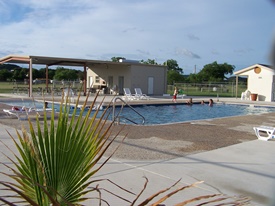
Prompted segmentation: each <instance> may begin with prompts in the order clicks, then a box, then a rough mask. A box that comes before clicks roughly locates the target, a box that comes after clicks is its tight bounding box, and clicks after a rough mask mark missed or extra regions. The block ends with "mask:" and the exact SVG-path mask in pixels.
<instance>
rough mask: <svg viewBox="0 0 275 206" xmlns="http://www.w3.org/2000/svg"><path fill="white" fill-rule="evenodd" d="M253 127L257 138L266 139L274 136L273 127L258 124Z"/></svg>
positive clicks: (274, 128)
mask: <svg viewBox="0 0 275 206" xmlns="http://www.w3.org/2000/svg"><path fill="white" fill-rule="evenodd" d="M253 129H254V131H255V134H256V136H257V137H258V139H259V140H264V141H268V140H270V139H273V138H275V134H274V132H275V127H268V126H259V127H253Z"/></svg>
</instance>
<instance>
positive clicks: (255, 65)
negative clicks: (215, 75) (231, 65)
mask: <svg viewBox="0 0 275 206" xmlns="http://www.w3.org/2000/svg"><path fill="white" fill-rule="evenodd" d="M256 67H261V68H263V69H267V70H269V71H271V72H275V71H274V69H272V67H271V66H270V65H266V64H254V65H252V66H249V67H246V68H244V69H241V70H239V71H236V72H234V74H235V75H236V76H238V75H242V74H243V73H245V72H247V71H249V70H252V69H254V68H256Z"/></svg>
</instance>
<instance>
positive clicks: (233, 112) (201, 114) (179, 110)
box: [122, 104, 275, 125]
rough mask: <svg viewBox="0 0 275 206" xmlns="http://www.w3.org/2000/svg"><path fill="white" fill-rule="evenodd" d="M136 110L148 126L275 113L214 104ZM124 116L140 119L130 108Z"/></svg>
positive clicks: (256, 108)
mask: <svg viewBox="0 0 275 206" xmlns="http://www.w3.org/2000/svg"><path fill="white" fill-rule="evenodd" d="M135 110H136V111H137V112H139V113H140V114H142V115H143V116H144V118H145V124H146V125H154V124H168V123H177V122H186V121H192V120H202V119H213V118H222V117H231V116H243V115H252V114H261V113H270V112H275V107H259V106H257V107H256V106H255V107H252V106H248V105H234V104H214V105H213V106H212V107H209V106H208V105H200V104H193V105H192V106H189V105H161V106H159V105H158V106H149V105H147V106H140V107H135ZM122 115H123V116H128V117H130V118H131V119H134V120H135V121H136V122H140V121H141V120H140V118H139V117H138V116H137V115H136V114H135V112H133V111H131V110H130V109H129V108H124V109H123V111H122Z"/></svg>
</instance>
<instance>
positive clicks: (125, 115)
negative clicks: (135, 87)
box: [2, 101, 275, 125]
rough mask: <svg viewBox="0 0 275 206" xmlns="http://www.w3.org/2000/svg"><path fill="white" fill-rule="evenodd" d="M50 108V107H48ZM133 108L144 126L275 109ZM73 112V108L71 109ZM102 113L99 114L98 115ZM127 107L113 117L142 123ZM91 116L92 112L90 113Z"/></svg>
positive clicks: (37, 104) (229, 106) (228, 106)
mask: <svg viewBox="0 0 275 206" xmlns="http://www.w3.org/2000/svg"><path fill="white" fill-rule="evenodd" d="M2 103H4V104H9V105H11V106H15V105H16V106H26V107H27V108H29V107H34V105H35V107H36V108H43V103H42V102H35V103H33V102H27V101H24V102H18V101H17V102H2ZM50 107H51V106H50ZM133 108H134V109H135V110H136V112H138V113H139V114H141V115H142V116H143V117H144V118H145V125H156V124H169V123H179V122H187V121H193V120H203V119H213V118H222V117H231V116H243V115H253V114H262V113H270V112H275V107H263V106H253V105H252V106H250V105H237V104H222V103H218V104H214V106H213V107H209V106H208V105H207V104H205V105H201V104H193V105H192V106H190V105H186V104H167V105H136V106H133ZM55 109H56V111H57V112H58V111H59V105H58V104H56V105H55ZM112 109H113V108H112V107H111V108H109V112H110V114H111V115H110V117H109V118H110V119H112V113H113V111H112ZM71 111H73V108H72V109H71ZM102 112H103V111H100V112H99V115H101V114H102ZM136 112H135V111H133V110H132V109H131V108H129V107H127V106H126V107H123V109H122V110H121V108H120V107H116V109H115V115H117V114H118V113H119V114H120V118H119V121H120V123H125V124H133V123H132V122H130V121H128V120H127V119H130V120H131V121H133V122H136V123H137V124H141V123H142V118H141V117H140V116H139V115H137V113H136ZM92 115H93V112H92Z"/></svg>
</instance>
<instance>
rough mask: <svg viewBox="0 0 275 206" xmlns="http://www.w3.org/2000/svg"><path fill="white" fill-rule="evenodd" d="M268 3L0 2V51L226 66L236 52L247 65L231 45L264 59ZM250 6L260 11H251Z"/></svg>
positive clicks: (145, 0)
mask: <svg viewBox="0 0 275 206" xmlns="http://www.w3.org/2000/svg"><path fill="white" fill-rule="evenodd" d="M259 5H260V7H259ZM272 9H273V10H271V8H270V5H269V4H268V3H267V2H262V1H261V3H259V2H257V1H252V2H251V1H250V0H243V1H232V0H223V1H222V2H221V1H220V0H209V1H205V0H194V1H182V0H171V1H155V0H139V1H137V0H131V1H129V0H116V1H111V0H102V1H98V0H78V1H75V0H44V1H37V0H22V1H17V0H9V1H5V0H0V17H3V16H6V18H5V20H2V21H1V20H0V26H1V33H0V44H1V50H0V54H2V55H1V56H4V55H8V54H10V53H24V54H31V55H48V56H64V57H76V58H93V59H101V58H104V59H103V60H108V59H110V58H111V57H112V56H125V57H126V58H134V59H149V58H150V59H157V60H159V61H160V62H159V63H162V62H164V61H165V60H167V59H175V60H177V61H178V63H179V64H182V65H194V64H196V63H197V62H198V61H199V62H198V63H197V64H202V65H203V64H208V63H211V62H213V61H215V60H217V61H219V60H224V59H229V60H230V61H232V62H230V61H228V63H230V64H234V62H235V61H236V62H239V61H240V60H239V59H236V60H235V58H236V55H234V54H236V52H237V53H239V54H240V53H242V55H245V57H246V58H243V60H242V61H246V62H247V63H248V62H249V63H251V64H254V63H255V62H254V61H256V60H255V56H253V57H250V55H251V53H252V52H248V51H246V50H244V51H245V52H241V50H240V49H236V48H251V49H253V52H254V53H255V55H256V52H257V54H258V57H259V59H257V62H262V63H266V62H264V61H266V60H265V59H264V58H262V56H263V54H262V53H263V52H266V53H267V52H268V51H264V50H267V47H266V46H265V47H263V45H268V41H271V40H269V39H268V35H270V34H268V33H269V32H270V31H271V30H272V28H270V27H271V26H270V25H271V23H272V22H275V20H274V19H275V18H273V19H271V18H270V16H271V15H273V13H274V11H275V8H272ZM256 10H257V11H265V12H263V13H262V12H260V14H259V15H255V12H254V11H256ZM232 11H234V12H232ZM15 12H17V15H14V16H16V18H15V19H11V17H12V15H11V14H14V13H15ZM271 13H272V14H271ZM254 18H255V19H254ZM2 19H3V18H2ZM257 28H261V29H260V30H257ZM259 45H261V46H259ZM259 47H260V48H261V50H257V48H259ZM212 48H215V50H213V49H212ZM217 51H219V52H217ZM217 54H219V55H217ZM225 55H226V56H225ZM230 55H231V56H230ZM215 58H216V59H215ZM196 61H197V62H196Z"/></svg>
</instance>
